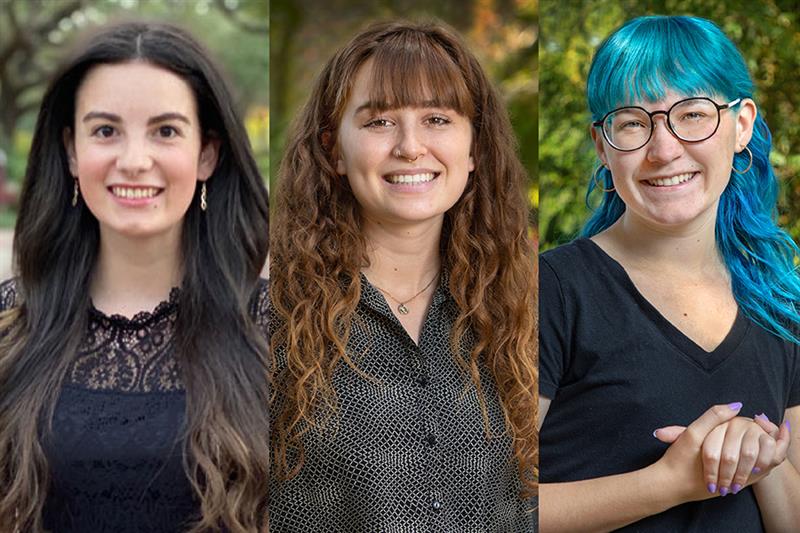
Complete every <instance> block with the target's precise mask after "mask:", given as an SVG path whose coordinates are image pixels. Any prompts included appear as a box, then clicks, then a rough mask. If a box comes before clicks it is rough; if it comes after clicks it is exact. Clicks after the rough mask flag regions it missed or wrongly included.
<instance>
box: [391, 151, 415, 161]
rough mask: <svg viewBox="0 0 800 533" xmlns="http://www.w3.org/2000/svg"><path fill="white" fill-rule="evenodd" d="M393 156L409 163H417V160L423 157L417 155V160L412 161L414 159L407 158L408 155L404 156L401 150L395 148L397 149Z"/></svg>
mask: <svg viewBox="0 0 800 533" xmlns="http://www.w3.org/2000/svg"><path fill="white" fill-rule="evenodd" d="M392 154H393V155H394V156H395V157H396V158H398V159H405V160H406V161H408V162H409V163H413V162H414V161H416V160H417V159H419V156H421V155H422V154H417V157H415V158H413V159H412V158H410V157H408V156H406V155H403V152H401V151H400V148H395V149H394V152H392Z"/></svg>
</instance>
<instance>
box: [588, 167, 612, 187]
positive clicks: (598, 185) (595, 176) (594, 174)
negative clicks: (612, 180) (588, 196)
mask: <svg viewBox="0 0 800 533" xmlns="http://www.w3.org/2000/svg"><path fill="white" fill-rule="evenodd" d="M602 168H606V166H605V165H600V166H599V167H597V168H596V169H595V171H594V173H593V174H592V179H593V180H594V184H595V187H597V188H598V189H600V190H601V191H603V192H614V187H611V188H610V189H604V188H603V186H602V185H601V184H600V182H599V181H597V173H598V172H600V169H602Z"/></svg>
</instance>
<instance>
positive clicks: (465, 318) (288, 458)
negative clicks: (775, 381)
mask: <svg viewBox="0 0 800 533" xmlns="http://www.w3.org/2000/svg"><path fill="white" fill-rule="evenodd" d="M524 187H525V173H524V171H523V169H522V166H521V164H520V162H519V159H518V157H517V154H516V152H515V141H514V138H513V135H512V130H511V126H510V124H509V121H508V115H507V112H506V110H505V109H504V107H503V104H502V101H501V99H500V98H499V97H498V95H497V93H496V92H495V90H494V89H493V88H492V86H491V84H490V83H489V81H488V79H487V77H486V75H485V74H484V72H483V69H482V68H481V66H480V64H479V63H478V61H477V60H476V59H475V57H474V56H473V55H472V54H471V53H470V52H469V51H468V50H467V48H466V47H465V45H464V44H463V43H462V42H461V40H460V39H459V38H458V37H457V36H456V35H454V33H453V32H451V31H450V30H448V29H446V28H444V27H442V26H440V25H437V24H407V23H391V24H382V25H377V26H373V27H371V28H369V29H367V30H366V31H364V32H362V33H360V34H359V35H357V36H356V37H354V38H353V39H352V40H351V41H350V42H349V43H348V44H347V45H346V46H344V47H343V48H342V49H341V50H340V51H338V52H337V53H336V54H335V55H334V56H333V57H332V58H331V60H330V61H329V62H328V63H327V64H326V66H325V67H324V69H323V71H322V73H321V75H320V77H319V79H318V80H317V82H316V84H315V86H314V89H313V91H312V94H311V97H310V99H309V102H308V104H307V105H306V106H305V108H304V109H303V111H302V112H301V114H300V116H299V117H298V119H297V121H296V124H295V128H294V131H293V133H291V134H290V136H289V142H288V147H287V150H286V153H285V155H284V158H283V161H282V164H281V170H280V176H279V183H278V198H279V200H278V201H277V209H276V216H277V220H278V222H277V223H276V224H274V225H273V233H272V241H271V243H272V259H271V261H272V262H271V287H272V289H271V294H270V297H271V301H272V302H273V305H274V314H273V315H272V318H273V320H274V321H275V322H274V326H275V327H274V334H273V337H272V340H271V342H272V346H273V353H274V354H275V367H274V377H273V381H272V386H273V390H274V397H275V399H274V403H273V404H272V409H273V412H272V414H273V427H272V450H273V473H274V475H273V478H272V479H273V482H272V485H271V487H270V494H271V499H270V525H271V527H272V530H273V532H276V533H280V532H284V531H300V530H305V531H315V532H328V531H352V532H368V531H369V532H371V531H487V532H518V531H529V530H531V529H532V528H533V523H534V518H535V513H534V512H533V508H532V507H533V502H532V501H531V500H530V496H531V495H532V494H534V492H535V487H536V483H535V473H534V469H535V468H534V467H535V462H536V452H537V449H536V448H537V442H536V426H535V420H536V401H535V397H536V396H535V392H536V390H535V387H536V351H535V327H536V323H535V307H536V302H535V262H534V251H533V246H532V242H531V240H530V238H529V235H528V209H527V202H526V199H525V194H524Z"/></svg>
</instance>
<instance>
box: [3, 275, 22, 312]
mask: <svg viewBox="0 0 800 533" xmlns="http://www.w3.org/2000/svg"><path fill="white" fill-rule="evenodd" d="M17 305H19V283H18V282H17V279H16V278H11V279H7V280H5V281H4V282H2V283H0V311H8V310H9V309H11V308H14V307H17Z"/></svg>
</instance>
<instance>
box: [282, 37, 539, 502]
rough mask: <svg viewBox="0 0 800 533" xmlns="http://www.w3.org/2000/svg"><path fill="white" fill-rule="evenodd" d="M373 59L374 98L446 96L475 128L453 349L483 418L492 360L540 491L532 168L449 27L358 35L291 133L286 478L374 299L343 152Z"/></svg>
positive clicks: (397, 100)
mask: <svg viewBox="0 0 800 533" xmlns="http://www.w3.org/2000/svg"><path fill="white" fill-rule="evenodd" d="M368 59H372V73H371V74H372V80H374V81H373V86H372V88H371V93H372V94H371V95H370V101H371V102H375V103H376V105H377V106H379V107H381V108H387V109H391V108H399V107H404V106H415V105H421V104H422V102H423V101H425V100H430V98H431V95H433V98H434V99H435V100H436V105H437V106H443V107H448V108H451V109H453V110H455V111H457V112H459V113H461V114H462V115H464V116H466V117H468V118H469V119H470V121H471V123H472V127H473V134H474V135H473V149H472V154H474V159H475V170H474V172H473V173H472V175H471V176H470V178H469V180H468V183H467V186H466V190H465V191H464V193H463V195H462V196H461V198H460V199H459V201H458V202H457V203H456V205H455V206H454V207H452V208H451V209H450V210H449V211H448V212H447V214H446V216H445V221H444V226H443V234H442V250H443V252H442V260H443V268H445V269H447V271H448V272H449V287H448V289H449V291H450V293H451V294H452V296H453V298H454V299H455V302H456V304H457V306H458V309H459V315H458V318H457V320H456V323H455V326H454V328H453V331H452V338H451V343H452V346H453V353H454V356H455V357H457V358H458V359H459V362H460V363H462V365H463V367H464V369H465V371H466V372H468V374H469V376H470V377H471V380H472V383H473V384H474V386H475V387H476V389H477V391H478V394H479V398H480V401H481V406H480V407H481V410H482V412H483V415H484V417H486V416H487V411H486V404H485V396H484V394H483V386H482V383H481V379H480V373H479V368H480V365H485V366H486V367H487V368H488V369H489V371H490V373H491V375H492V376H493V378H494V380H495V382H496V384H497V388H498V389H499V395H500V403H501V405H502V408H503V411H504V414H505V417H506V427H507V430H508V433H509V434H510V435H511V437H512V439H513V446H514V451H515V455H516V458H517V460H518V464H519V469H520V476H521V478H522V480H523V481H524V483H525V484H526V487H527V488H528V489H529V492H531V493H532V492H535V488H536V481H535V465H536V462H537V450H538V440H537V432H536V419H537V390H536V387H537V376H538V374H537V351H536V346H537V343H536V309H537V307H536V306H537V304H536V299H535V298H536V272H535V261H534V249H533V243H532V241H531V239H530V237H529V235H528V206H527V201H526V199H525V194H524V186H525V181H526V180H525V172H524V170H523V168H522V165H521V163H520V162H519V158H518V156H517V153H516V143H515V140H514V136H513V134H512V129H511V125H510V123H509V120H508V115H507V113H506V110H505V108H504V106H503V104H502V102H501V100H500V98H499V97H498V95H497V94H496V92H495V90H494V89H493V88H492V86H491V84H490V83H489V81H488V79H487V77H486V75H485V73H484V72H483V69H482V68H481V66H480V64H479V63H478V61H477V59H476V58H475V57H474V56H473V55H472V54H471V53H470V52H469V51H468V50H467V48H466V46H465V45H464V44H463V43H462V42H461V40H460V39H459V38H458V37H457V36H456V35H455V34H454V33H453V32H452V31H450V30H448V29H446V28H445V27H443V26H441V25H438V24H411V23H390V24H381V25H377V26H373V27H371V28H369V29H368V30H366V31H364V32H363V33H361V34H359V35H358V36H356V37H355V38H354V39H353V40H352V41H351V42H350V43H349V44H347V45H346V46H345V47H344V48H343V49H342V50H340V51H339V52H338V53H337V54H336V55H335V56H334V57H333V58H332V59H331V60H330V61H329V62H328V63H327V64H326V65H325V67H324V69H323V71H322V73H321V75H320V77H319V79H318V81H317V83H316V84H315V86H314V89H313V92H312V94H311V97H310V99H309V101H308V103H307V105H306V106H305V108H304V109H303V110H302V112H301V113H300V115H299V118H298V119H297V121H296V123H295V125H294V129H293V132H292V133H291V134H290V136H289V142H288V144H287V149H286V153H285V155H284V158H283V161H282V163H281V168H280V175H279V183H278V191H277V195H278V201H277V209H276V212H275V215H276V217H277V223H276V224H274V225H273V233H272V241H271V242H272V265H271V266H272V268H271V278H272V282H271V287H272V289H271V295H270V296H271V300H272V303H273V306H274V309H275V314H274V320H275V324H274V325H275V330H274V333H273V336H272V340H271V343H272V348H273V351H275V350H280V351H281V353H285V354H286V355H285V357H286V368H285V370H284V371H283V373H282V374H280V375H277V376H274V380H273V393H274V398H275V399H276V403H275V404H274V405H273V408H274V409H278V411H277V412H276V413H274V415H276V418H275V423H274V424H273V429H272V450H273V454H274V455H273V468H274V470H275V472H274V473H275V474H276V476H277V478H279V479H280V478H285V477H291V476H292V475H294V474H295V473H296V472H298V471H299V469H300V468H302V464H303V446H302V436H303V434H304V433H305V432H306V431H308V430H309V429H311V428H313V427H315V426H318V425H319V420H320V418H319V417H318V415H319V414H320V413H321V412H323V411H326V410H327V411H331V410H334V409H335V405H336V395H335V391H334V390H333V389H332V385H331V377H332V375H333V372H334V369H335V368H336V366H337V365H338V364H339V363H340V362H342V361H344V362H345V363H346V364H349V365H353V362H352V361H351V360H350V359H349V357H348V354H347V350H346V345H347V341H348V337H349V334H350V327H351V322H352V320H353V317H354V314H355V310H356V305H357V303H358V301H359V298H360V295H361V284H360V278H359V272H360V270H361V269H362V268H364V267H365V266H367V265H368V263H369V259H368V256H367V251H366V250H367V243H366V242H365V238H364V235H363V233H362V231H361V229H360V228H361V215H360V211H359V206H358V203H357V201H356V200H355V198H354V197H353V193H352V191H351V189H350V186H349V184H348V181H347V179H346V177H343V176H339V175H337V173H336V167H335V161H336V154H335V151H336V143H337V139H336V134H337V130H338V126H339V124H340V121H341V118H342V114H343V111H344V108H345V106H346V104H347V99H348V97H349V95H350V91H351V89H352V85H353V82H354V80H355V78H356V73H357V72H358V70H359V69H360V68H361V67H362V65H364V64H365V63H366V62H367V60H368ZM468 330H471V331H473V332H474V333H475V334H476V335H475V336H476V338H477V342H476V343H475V344H474V346H472V349H471V351H470V353H469V355H468V356H467V357H463V356H461V355H460V352H459V350H458V349H457V346H458V345H459V341H460V340H461V339H462V337H464V335H465V333H466V332H467V331H468ZM487 428H488V422H487ZM293 457H297V458H298V460H297V461H295V460H293V459H292V458H293Z"/></svg>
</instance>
